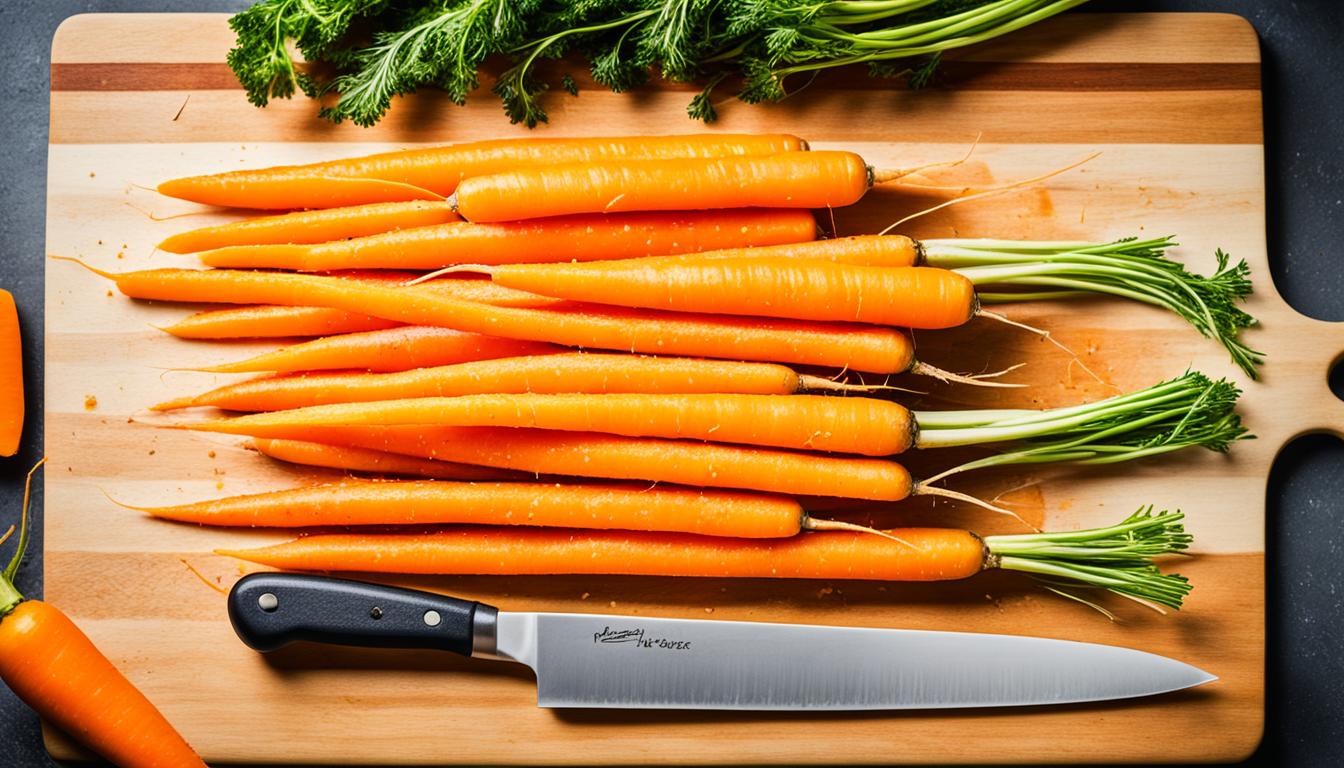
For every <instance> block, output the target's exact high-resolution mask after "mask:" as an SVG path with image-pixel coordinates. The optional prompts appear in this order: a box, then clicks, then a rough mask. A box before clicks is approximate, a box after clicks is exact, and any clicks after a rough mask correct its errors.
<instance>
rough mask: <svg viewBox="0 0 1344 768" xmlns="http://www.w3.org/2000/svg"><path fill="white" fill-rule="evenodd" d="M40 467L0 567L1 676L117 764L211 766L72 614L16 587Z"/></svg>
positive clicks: (51, 720) (58, 724)
mask: <svg viewBox="0 0 1344 768" xmlns="http://www.w3.org/2000/svg"><path fill="white" fill-rule="evenodd" d="M39 466H41V465H40V463H39ZM36 471H37V467H33V470H32V471H31V472H29V473H28V483H27V485H26V486H25V488H24V494H23V512H22V517H21V518H20V520H21V522H20V526H19V542H18V548H17V549H16V550H15V552H14V556H13V557H12V558H11V559H10V561H9V565H8V567H7V568H5V570H4V571H3V572H0V680H3V681H4V682H5V684H6V685H8V686H9V689H10V690H11V691H13V692H14V694H15V695H16V696H18V697H19V698H20V699H21V700H23V702H24V703H26V704H27V705H28V706H30V707H32V708H33V709H34V710H35V711H36V712H37V713H38V714H39V715H41V716H42V717H43V718H44V719H45V720H46V721H47V722H49V723H51V724H53V725H55V726H56V727H58V728H60V729H61V730H62V731H64V732H66V733H68V734H70V735H71V736H73V737H75V738H76V739H78V740H79V741H80V742H82V743H84V744H85V745H87V746H88V747H89V748H90V749H92V750H93V751H94V752H96V753H98V754H99V755H101V756H103V757H104V758H106V759H107V760H109V761H111V762H112V763H114V764H116V765H119V766H125V768H159V767H160V766H161V767H162V768H185V767H186V766H200V768H205V763H204V762H202V760H201V758H200V757H198V756H197V755H196V753H195V752H194V751H192V749H191V747H190V746H188V745H187V743H186V742H185V741H183V739H182V737H181V736H180V735H179V734H178V733H177V731H175V730H173V726H172V725H171V724H169V722H168V721H167V720H166V719H164V717H163V715H162V714H161V713H160V712H159V711H158V710H157V709H155V707H154V704H153V703H151V702H150V701H149V699H147V698H145V695H144V694H143V693H141V692H140V691H139V690H137V689H136V687H135V686H134V685H133V684H132V683H131V681H129V680H127V679H126V677H125V676H124V675H122V674H121V672H120V671H118V670H117V668H116V666H114V665H113V664H112V662H111V661H109V660H108V658H107V657H106V656H104V655H103V654H102V653H100V652H99V651H98V649H97V648H96V647H95V646H94V645H93V643H92V642H91V641H90V640H89V638H88V636H87V635H85V634H84V633H83V632H81V631H80V629H79V627H78V626H76V625H75V623H74V622H72V621H71V620H70V618H69V617H68V616H66V615H65V614H64V613H62V612H61V610H60V609H59V608H56V607H55V606H53V605H51V604H50V603H44V602H42V601H40V600H28V599H25V598H24V596H23V595H22V594H21V593H20V592H19V591H18V590H17V589H16V588H15V586H14V576H15V573H16V572H17V571H18V568H19V564H20V563H22V561H23V555H24V550H25V549H26V548H27V544H28V525H27V523H28V502H29V499H30V490H31V487H32V480H33V473H34V472H36ZM11 530H13V529H12V528H11Z"/></svg>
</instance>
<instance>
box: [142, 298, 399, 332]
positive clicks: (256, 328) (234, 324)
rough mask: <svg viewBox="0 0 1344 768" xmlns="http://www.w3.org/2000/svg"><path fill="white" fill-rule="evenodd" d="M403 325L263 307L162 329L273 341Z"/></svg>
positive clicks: (317, 310)
mask: <svg viewBox="0 0 1344 768" xmlns="http://www.w3.org/2000/svg"><path fill="white" fill-rule="evenodd" d="M400 325H401V323H398V322H396V321H395V320H384V319H382V318H381V317H372V316H370V315H362V314H360V313H358V312H347V311H345V310H343V309H331V308H329V307H285V306H271V305H261V306H256V307H237V308H229V309H212V310H207V311H205V312H197V313H196V314H194V315H191V316H190V317H187V318H185V319H182V320H179V321H177V322H176V323H173V324H172V325H169V326H166V327H164V328H163V330H165V331H167V332H168V333H171V334H172V335H174V336H176V337H178V338H179V339H273V338H287V337H293V336H331V335H334V334H339V333H357V332H360V331H380V330H385V329H388V328H396V327H398V326H400Z"/></svg>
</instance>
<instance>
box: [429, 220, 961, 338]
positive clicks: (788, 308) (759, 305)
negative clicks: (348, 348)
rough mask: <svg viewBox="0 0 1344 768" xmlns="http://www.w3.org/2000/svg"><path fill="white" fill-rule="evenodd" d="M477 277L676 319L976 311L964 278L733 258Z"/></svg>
mask: <svg viewBox="0 0 1344 768" xmlns="http://www.w3.org/2000/svg"><path fill="white" fill-rule="evenodd" d="M877 242H880V240H879V241H877ZM481 271H483V272H487V273H488V274H489V275H490V276H491V278H492V279H493V280H494V281H495V282H496V283H498V284H500V285H504V286H507V287H510V288H517V289H520V290H524V291H530V292H533V293H541V294H544V295H547V296H554V297H556V298H562V299H571V300H575V301H588V302H594V303H597V304H615V305H620V306H625V307H647V308H650V309H663V310H672V311H676V312H714V313H722V314H728V315H754V316H759V317H784V318H789V319H794V320H820V321H846V322H858V323H872V324H874V325H895V326H901V327H906V328H925V329H938V328H953V327H956V326H958V325H962V324H964V323H966V322H967V321H969V320H970V319H971V318H972V317H974V316H975V314H976V313H977V312H978V311H979V302H978V301H977V300H976V296H975V286H974V285H973V284H972V283H971V281H970V279H969V278H967V277H965V276H963V275H961V274H959V273H957V272H954V271H952V270H947V269H938V268H935V267H869V266H859V265H854V264H833V263H827V262H822V261H810V260H801V259H795V258H742V259H717V260H710V261H703V262H698V263H673V262H669V261H666V260H657V262H656V263H647V261H646V260H642V259H634V260H631V261H629V262H606V263H602V264H510V265H501V266H492V267H481ZM431 284H432V283H425V285H431Z"/></svg>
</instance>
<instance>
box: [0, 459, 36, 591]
mask: <svg viewBox="0 0 1344 768" xmlns="http://www.w3.org/2000/svg"><path fill="white" fill-rule="evenodd" d="M46 463H47V457H45V456H43V457H42V458H41V459H40V460H39V461H38V462H37V463H36V464H34V465H33V468H32V469H30V470H28V476H27V477H26V478H25V479H24V481H23V505H22V506H21V507H20V508H19V540H18V542H17V543H16V544H15V545H14V554H13V555H12V556H11V557H10V558H9V564H8V565H6V566H5V570H4V571H0V617H3V616H5V615H7V614H8V613H9V612H10V611H12V610H14V606H16V605H18V604H19V603H21V602H23V599H24V598H23V594H22V593H20V592H19V590H18V588H16V587H15V586H14V578H15V576H17V575H18V573H19V565H20V564H22V563H23V555H24V553H25V552H26V551H27V550H28V507H29V504H30V503H31V502H32V499H33V475H35V474H37V470H38V469H40V468H41V467H42V465H43V464H46ZM6 538H8V534H6Z"/></svg>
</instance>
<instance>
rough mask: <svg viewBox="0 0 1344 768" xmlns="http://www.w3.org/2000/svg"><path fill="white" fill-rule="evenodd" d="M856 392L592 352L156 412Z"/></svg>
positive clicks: (273, 390) (335, 380) (760, 367)
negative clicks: (506, 398) (550, 397)
mask: <svg viewBox="0 0 1344 768" xmlns="http://www.w3.org/2000/svg"><path fill="white" fill-rule="evenodd" d="M818 390H834V391H845V390H856V391H863V390H864V387H862V386H856V385H849V384H845V383H842V382H837V381H833V380H831V379H823V378H820V377H817V376H807V375H800V374H798V373H796V372H794V371H793V370H792V369H790V368H787V367H785V366H782V365H772V364H770V363H739V362H732V361H727V360H702V359H698V358H677V357H643V356H637V355H610V354H595V353H585V352H570V353H565V354H555V355H543V356H528V357H511V358H503V359H493V360H480V361H474V362H467V363H458V364H456V365H447V366H438V367H434V368H416V369H414V370H410V371H400V372H395V373H326V374H322V373H303V374H299V375H294V376H276V377H269V378H261V379H252V380H250V381H243V382H239V383H236V384H227V385H225V386H222V387H219V388H217V389H213V390H210V391H209V392H205V393H202V394H200V395H196V396H194V397H184V398H179V399H177V400H172V401H169V402H166V403H161V404H159V405H156V406H153V408H154V410H158V411H169V410H174V409H177V408H196V407H214V408H224V409H226V410H232V411H282V410H287V409H291V408H303V407H306V406H311V405H327V404H332V403H353V402H368V401H374V400H397V399H404V398H417V397H452V396H456V395H474V394H486V393H491V392H495V393H506V392H514V393H521V392H549V393H559V392H588V393H604V392H678V393H696V392H737V393H756V394H776V395H788V394H794V393H798V392H804V391H818Z"/></svg>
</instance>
